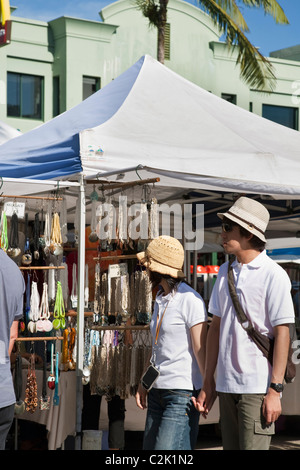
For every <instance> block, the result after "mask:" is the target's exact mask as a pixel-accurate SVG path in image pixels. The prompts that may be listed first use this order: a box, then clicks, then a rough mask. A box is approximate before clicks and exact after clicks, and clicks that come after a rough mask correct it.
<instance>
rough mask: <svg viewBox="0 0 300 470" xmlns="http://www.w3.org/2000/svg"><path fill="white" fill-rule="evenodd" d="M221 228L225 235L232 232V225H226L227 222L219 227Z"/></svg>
mask: <svg viewBox="0 0 300 470" xmlns="http://www.w3.org/2000/svg"><path fill="white" fill-rule="evenodd" d="M221 227H222V230H223V232H226V233H228V232H232V230H233V225H231V224H229V223H227V222H224V223H223V224H222V225H221Z"/></svg>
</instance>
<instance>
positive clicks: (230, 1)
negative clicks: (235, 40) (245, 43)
mask: <svg viewBox="0 0 300 470" xmlns="http://www.w3.org/2000/svg"><path fill="white" fill-rule="evenodd" d="M215 2H216V3H217V4H218V5H219V6H220V7H221V8H222V9H223V10H224V11H226V12H227V13H228V15H229V16H230V18H232V20H233V21H234V22H235V23H236V25H237V26H238V27H239V28H240V29H241V30H242V31H246V32H248V31H249V28H248V25H247V23H246V21H245V18H244V16H243V15H242V13H241V11H240V9H239V7H238V6H237V4H236V1H235V0H215Z"/></svg>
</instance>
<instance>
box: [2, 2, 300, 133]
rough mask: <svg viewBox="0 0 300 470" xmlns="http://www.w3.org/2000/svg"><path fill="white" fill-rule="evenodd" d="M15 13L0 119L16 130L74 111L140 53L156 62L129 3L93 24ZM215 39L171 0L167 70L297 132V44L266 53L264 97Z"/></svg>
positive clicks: (208, 23) (206, 22)
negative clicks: (268, 72)
mask: <svg viewBox="0 0 300 470" xmlns="http://www.w3.org/2000/svg"><path fill="white" fill-rule="evenodd" d="M12 10H14V9H12ZM17 13H18V12H17V10H15V11H13V12H12V16H11V19H12V33H11V43H10V44H8V45H6V46H4V47H2V48H0V63H1V68H0V120H1V121H4V122H6V123H7V124H9V125H10V126H12V127H14V128H16V129H19V130H20V131H21V132H27V131H28V130H30V129H33V128H35V127H37V126H38V125H41V124H42V123H43V122H46V121H48V120H50V119H52V118H53V117H55V116H56V115H58V114H60V113H62V112H64V111H66V110H68V109H70V108H72V107H74V106H76V105H77V104H78V103H80V102H81V101H82V100H83V99H85V98H86V97H88V96H89V95H90V94H91V93H94V92H95V91H97V90H99V89H100V88H103V87H104V86H105V85H106V84H108V83H109V82H110V81H111V80H113V79H114V78H116V77H117V76H118V75H120V74H121V73H122V72H124V71H125V70H126V69H128V68H129V67H131V66H132V65H133V64H134V63H135V62H136V61H137V60H138V59H139V58H140V57H141V56H143V55H145V54H149V55H151V56H152V57H154V58H156V50H157V31H156V29H155V28H151V27H149V24H148V20H147V19H146V18H144V17H143V15H142V13H141V12H140V11H138V10H137V9H136V7H135V5H134V3H133V2H132V1H131V0H119V1H117V2H114V3H112V4H110V5H109V6H107V7H105V8H104V9H103V10H102V11H101V12H100V13H99V15H100V16H99V21H89V20H84V19H79V18H70V17H60V18H56V19H53V20H51V21H49V22H42V21H37V20H28V19H24V18H20V17H18V15H17ZM220 37H221V35H220V33H219V31H218V29H217V28H216V27H215V25H214V23H213V22H212V20H211V19H210V18H209V17H208V16H207V15H206V14H205V13H204V12H203V11H201V10H200V9H199V8H197V7H195V6H193V5H191V4H189V3H187V2H184V1H182V0H170V2H169V6H168V36H167V40H166V52H167V59H166V61H165V66H166V67H169V68H170V69H171V70H173V71H174V72H176V73H178V74H179V75H181V76H183V77H185V78H186V79H188V80H190V81H191V82H193V83H195V84H196V85H198V86H200V87H202V88H204V89H206V90H208V91H210V92H211V93H214V94H215V95H217V96H220V97H222V98H224V99H227V100H229V101H232V102H233V103H235V104H236V105H238V106H240V107H242V108H244V109H246V110H250V111H252V112H254V113H256V114H258V115H260V116H264V117H267V118H269V119H273V120H275V121H277V122H280V123H282V124H284V125H288V126H289V127H292V128H294V129H297V130H299V119H298V115H299V107H300V46H297V45H291V47H290V48H289V49H284V50H281V51H276V52H273V53H272V54H271V55H270V60H271V62H272V64H273V66H274V71H275V75H276V78H277V82H276V88H275V90H274V91H273V92H272V93H269V94H267V93H262V92H259V91H257V90H255V89H253V88H250V87H249V86H248V85H246V84H245V83H244V82H243V81H242V80H241V78H240V74H239V67H238V66H236V51H233V52H230V51H229V50H228V47H227V45H226V44H225V43H224V42H222V41H221V40H220ZM145 92H146V90H145Z"/></svg>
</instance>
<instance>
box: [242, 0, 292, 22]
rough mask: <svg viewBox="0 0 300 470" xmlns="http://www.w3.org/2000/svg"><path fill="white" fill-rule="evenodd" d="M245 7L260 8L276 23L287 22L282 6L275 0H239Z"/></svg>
mask: <svg viewBox="0 0 300 470" xmlns="http://www.w3.org/2000/svg"><path fill="white" fill-rule="evenodd" d="M240 1H241V2H242V3H243V4H244V5H245V6H247V7H256V8H262V9H263V10H264V12H265V13H266V14H267V15H270V16H272V17H273V18H274V20H275V22H276V23H277V24H289V20H288V19H287V17H286V15H285V13H284V11H283V8H282V7H281V6H280V5H279V3H278V2H277V1H276V0H240Z"/></svg>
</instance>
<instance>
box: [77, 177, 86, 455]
mask: <svg viewBox="0 0 300 470" xmlns="http://www.w3.org/2000/svg"><path fill="white" fill-rule="evenodd" d="M78 204H79V234H78V278H77V282H78V289H77V293H78V304H77V360H76V439H75V450H81V428H82V420H81V414H82V401H83V389H82V387H83V385H82V372H83V351H84V279H85V215H86V214H85V186H84V181H83V175H80V187H79V201H78Z"/></svg>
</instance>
